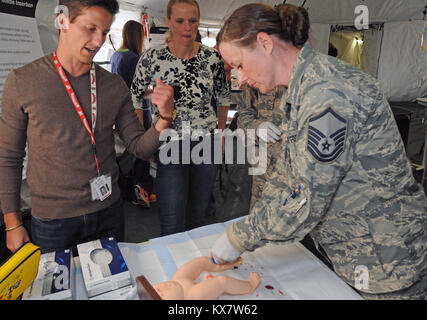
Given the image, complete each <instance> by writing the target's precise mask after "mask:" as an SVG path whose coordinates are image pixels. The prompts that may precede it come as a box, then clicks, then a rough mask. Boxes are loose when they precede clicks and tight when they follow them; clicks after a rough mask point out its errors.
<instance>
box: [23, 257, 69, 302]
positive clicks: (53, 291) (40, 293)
mask: <svg viewBox="0 0 427 320" xmlns="http://www.w3.org/2000/svg"><path fill="white" fill-rule="evenodd" d="M73 289H74V263H73V258H72V252H71V249H66V250H63V251H56V252H49V253H44V254H42V255H41V256H40V262H39V269H38V272H37V276H36V279H35V280H34V281H33V283H32V284H31V286H30V287H29V288H28V289H27V290H25V292H24V294H23V296H22V299H23V300H72V299H73Z"/></svg>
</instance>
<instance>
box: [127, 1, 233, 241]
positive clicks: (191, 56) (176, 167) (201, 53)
mask: <svg viewBox="0 0 427 320" xmlns="http://www.w3.org/2000/svg"><path fill="white" fill-rule="evenodd" d="M199 19H200V8H199V5H198V3H197V2H196V1H195V0H170V1H169V3H168V7H167V19H166V21H167V24H168V27H169V34H168V37H167V42H166V43H165V44H163V45H160V46H157V47H154V48H150V49H149V50H147V51H146V52H145V53H144V54H143V56H142V57H141V59H140V61H139V62H138V66H137V69H136V72H135V77H134V80H133V84H132V87H131V92H132V96H133V101H134V106H135V108H141V107H142V103H143V101H144V99H145V98H146V97H147V95H148V93H149V91H150V87H149V86H151V85H155V84H156V81H158V79H160V80H161V81H163V82H164V83H166V84H168V85H171V86H173V87H174V91H175V94H174V98H175V109H176V113H174V114H173V116H172V118H173V120H172V124H171V126H170V128H171V129H173V130H174V131H175V132H176V134H175V135H174V134H172V133H171V132H168V135H169V137H168V143H167V144H166V145H164V146H163V147H164V148H163V149H162V148H160V152H159V154H158V156H157V157H156V161H157V176H156V181H155V189H156V194H157V202H158V208H159V215H160V224H161V235H167V234H172V233H176V232H182V231H185V230H187V229H191V228H195V227H198V226H201V225H203V224H204V216H205V211H206V207H207V205H208V203H209V199H210V197H211V194H212V191H213V186H214V183H215V178H216V170H215V165H216V164H215V163H214V162H216V163H218V159H219V161H221V159H222V154H221V146H219V148H217V147H215V148H214V140H215V141H218V140H217V139H214V136H213V133H214V131H215V129H217V128H218V123H219V129H224V128H225V121H226V114H227V111H228V106H229V105H230V85H229V82H228V81H227V80H226V75H225V70H224V62H223V60H222V58H221V55H220V54H219V52H218V51H216V50H215V49H213V48H210V47H207V46H205V45H203V44H201V43H199V42H196V41H195V40H196V35H197V31H198V27H199ZM212 99H214V100H215V102H216V104H217V105H218V106H219V109H218V111H219V112H218V115H219V116H218V117H219V121H218V118H217V116H216V114H215V112H214V110H213V108H212ZM222 115H225V117H223V116H222ZM154 117H162V118H164V116H163V115H159V114H158V112H157V110H156V107H155V106H154ZM164 134H165V133H164ZM190 136H192V139H191V141H190ZM219 141H220V140H219ZM202 146H205V147H202ZM206 146H207V147H206ZM208 149H209V150H208ZM177 150H179V152H176V151H177ZM207 151H209V152H207ZM209 153H210V154H209ZM215 153H217V154H216V155H215V156H214V154H215ZM218 153H219V155H218ZM203 155H204V156H203ZM214 158H215V159H216V161H214ZM200 159H203V161H202V163H200V161H199V160H200ZM168 162H171V163H168Z"/></svg>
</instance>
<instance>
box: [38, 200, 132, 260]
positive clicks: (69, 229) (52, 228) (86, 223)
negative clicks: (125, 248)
mask: <svg viewBox="0 0 427 320" xmlns="http://www.w3.org/2000/svg"><path fill="white" fill-rule="evenodd" d="M105 237H114V238H115V239H116V241H118V242H119V241H123V240H124V210H123V201H122V200H119V201H117V202H116V203H115V204H113V205H112V206H111V207H109V208H107V209H104V210H101V211H98V212H94V213H90V214H86V215H83V216H78V217H72V218H65V219H41V218H37V217H34V216H33V217H31V239H32V242H33V243H34V244H35V245H37V246H39V247H40V248H41V250H42V253H45V252H51V251H58V250H64V249H68V248H71V249H72V250H73V256H77V245H78V244H80V243H84V242H88V241H92V240H98V239H101V238H105Z"/></svg>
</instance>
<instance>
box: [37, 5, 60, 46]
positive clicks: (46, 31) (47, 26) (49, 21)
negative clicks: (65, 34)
mask: <svg viewBox="0 0 427 320" xmlns="http://www.w3.org/2000/svg"><path fill="white" fill-rule="evenodd" d="M58 2H59V1H58V0H39V1H38V2H37V7H36V12H35V17H36V21H37V27H38V30H39V34H40V41H41V44H42V49H43V52H44V54H48V53H51V52H53V51H54V50H55V49H56V47H57V45H58V39H59V32H58V29H56V28H55V19H56V13H55V8H56V6H57V5H58Z"/></svg>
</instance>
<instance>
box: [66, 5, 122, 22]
mask: <svg viewBox="0 0 427 320" xmlns="http://www.w3.org/2000/svg"><path fill="white" fill-rule="evenodd" d="M59 4H60V5H63V6H65V7H67V8H68V15H69V17H68V18H69V20H70V23H71V22H73V21H74V20H75V19H76V18H77V17H78V16H79V15H80V14H81V11H82V9H84V8H90V7H101V8H103V9H105V10H107V11H108V12H109V13H111V15H112V16H114V15H115V14H116V13H117V12H119V4H118V2H117V0H59Z"/></svg>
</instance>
